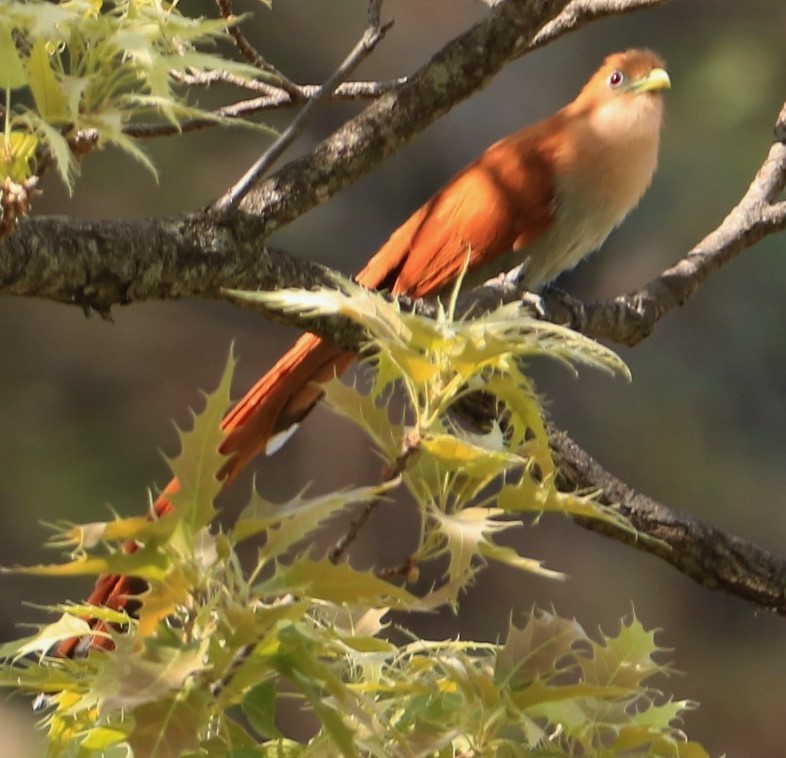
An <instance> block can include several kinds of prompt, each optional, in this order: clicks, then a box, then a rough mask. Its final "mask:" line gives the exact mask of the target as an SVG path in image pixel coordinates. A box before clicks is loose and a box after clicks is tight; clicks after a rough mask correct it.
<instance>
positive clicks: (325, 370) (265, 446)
mask: <svg viewBox="0 0 786 758" xmlns="http://www.w3.org/2000/svg"><path fill="white" fill-rule="evenodd" d="M354 360H355V355H354V354H353V353H351V352H346V351H343V350H341V349H339V348H336V347H334V346H332V345H330V344H329V343H327V342H325V341H324V340H322V339H320V338H319V337H316V336H314V335H313V334H304V335H303V336H302V337H301V338H300V339H299V340H298V341H297V342H296V343H295V344H294V345H293V347H292V348H291V349H290V350H289V351H288V352H287V353H286V354H285V355H284V356H283V357H282V358H281V359H280V360H279V361H278V363H276V365H275V366H273V368H272V369H270V371H268V373H267V374H265V375H264V376H263V377H262V378H261V379H260V380H259V381H258V382H257V383H256V384H255V385H254V386H253V387H252V388H251V390H250V391H249V392H248V393H247V394H246V395H245V396H244V397H243V399H242V400H240V401H239V402H238V404H237V405H236V406H234V408H232V410H231V411H230V412H229V413H228V414H227V415H226V416H225V418H224V420H223V422H222V424H221V426H222V428H223V429H224V431H225V432H226V433H227V437H226V439H225V441H224V444H223V447H222V452H223V453H225V454H226V455H227V456H229V457H228V458H227V462H226V465H225V466H224V468H223V469H222V471H221V473H220V476H221V480H222V482H223V484H224V486H226V485H227V484H229V483H230V482H231V481H232V480H233V479H234V478H235V477H236V476H238V474H240V472H241V471H242V470H243V469H244V468H245V466H246V465H247V464H248V462H249V461H250V460H252V459H253V458H254V457H256V456H257V455H258V454H260V453H262V452H267V453H271V454H272V453H273V452H275V450H277V449H278V447H280V445H281V444H283V442H284V441H286V439H287V438H288V436H289V435H290V434H291V433H292V431H294V429H296V428H297V425H298V424H299V423H300V421H301V420H302V419H303V418H304V417H305V416H306V415H307V414H308V412H309V411H310V410H311V409H312V408H313V407H314V405H315V404H316V403H317V402H318V401H319V399H320V398H321V396H322V391H321V390H320V388H319V384H321V383H323V382H326V381H328V380H329V379H330V378H332V377H333V376H334V375H336V374H341V373H343V372H344V371H345V370H346V369H347V368H348V367H349V366H350V365H351V364H352V362H353V361H354ZM179 486H180V484H179V482H178V481H177V479H173V480H172V481H171V482H169V484H168V485H167V486H166V488H165V489H164V490H163V491H162V492H161V494H160V495H159V496H158V498H157V499H156V501H155V503H154V509H155V513H156V515H157V516H163V515H165V514H166V513H169V512H170V511H171V510H172V503H171V502H170V500H169V496H171V495H172V494H173V493H175V492H176V491H177V489H178V487H179ZM126 549H127V550H129V552H131V551H133V550H135V547H134V545H133V544H129V545H127V546H126ZM143 586H144V585H143V584H141V583H140V582H139V581H137V580H135V579H134V578H133V577H129V576H115V575H107V576H102V577H99V579H98V581H97V582H96V585H95V587H94V588H93V591H92V593H91V594H90V596H89V597H88V599H87V602H88V603H91V604H93V605H100V606H105V607H108V608H113V609H115V610H120V609H122V608H125V607H126V606H127V605H128V603H129V598H131V597H133V595H134V594H137V593H138V592H139V591H140V590H141V589H142V588H143ZM102 642H103V640H101V639H100V638H95V639H94V640H93V641H92V643H91V644H94V645H96V644H97V645H99V646H102ZM78 644H79V640H77V639H72V640H67V641H66V642H65V643H63V644H62V645H61V646H60V648H59V653H60V654H61V655H64V656H70V655H72V654H73V653H74V651H75V650H76V647H77V645H78Z"/></svg>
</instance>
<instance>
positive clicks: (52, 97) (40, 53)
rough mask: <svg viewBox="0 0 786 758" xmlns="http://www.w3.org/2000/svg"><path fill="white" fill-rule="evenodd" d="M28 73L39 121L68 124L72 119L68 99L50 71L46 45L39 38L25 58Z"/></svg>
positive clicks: (72, 115)
mask: <svg viewBox="0 0 786 758" xmlns="http://www.w3.org/2000/svg"><path fill="white" fill-rule="evenodd" d="M26 63H27V70H28V71H29V72H30V91H31V92H32V93H33V99H34V100H35V104H36V108H37V109H38V114H39V115H40V116H41V119H42V120H43V121H45V122H46V123H47V124H52V125H57V124H68V123H71V122H72V121H73V119H74V114H72V113H71V109H70V108H69V102H68V97H67V95H66V94H65V92H64V91H63V89H62V87H61V85H60V82H59V81H58V78H57V76H55V72H54V71H53V70H52V66H51V62H50V55H49V53H48V51H47V43H46V42H45V41H44V40H43V39H41V38H39V39H37V40H36V41H35V43H34V44H33V47H32V49H31V51H30V55H29V56H28V58H27V61H26Z"/></svg>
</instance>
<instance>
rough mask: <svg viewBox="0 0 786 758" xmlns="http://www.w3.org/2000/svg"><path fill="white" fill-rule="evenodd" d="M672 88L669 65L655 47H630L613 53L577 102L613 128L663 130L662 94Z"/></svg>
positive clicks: (576, 103) (596, 118) (594, 117)
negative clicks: (652, 48) (639, 48)
mask: <svg viewBox="0 0 786 758" xmlns="http://www.w3.org/2000/svg"><path fill="white" fill-rule="evenodd" d="M669 87H671V80H670V79H669V75H668V73H666V68H665V64H664V62H663V59H662V58H660V56H658V55H656V54H655V53H653V52H652V51H651V50H626V51H624V52H621V53H614V54H612V55H609V56H608V57H607V58H606V60H605V61H604V62H603V65H602V66H601V67H600V68H599V69H598V70H597V71H596V72H595V74H594V75H593V77H592V78H591V79H590V80H589V81H588V82H587V84H586V85H585V87H584V89H583V90H582V91H581V93H580V94H579V96H578V97H577V98H576V100H575V101H574V105H575V106H576V107H577V108H578V109H579V110H581V111H584V112H587V111H589V112H590V113H591V114H592V118H593V120H594V121H596V124H595V125H596V126H600V125H601V124H604V125H606V127H611V128H612V129H613V131H617V130H623V131H633V132H635V131H637V130H638V129H649V128H653V127H654V128H656V129H660V120H661V115H662V111H663V100H662V97H661V94H662V92H663V90H664V89H668V88H669Z"/></svg>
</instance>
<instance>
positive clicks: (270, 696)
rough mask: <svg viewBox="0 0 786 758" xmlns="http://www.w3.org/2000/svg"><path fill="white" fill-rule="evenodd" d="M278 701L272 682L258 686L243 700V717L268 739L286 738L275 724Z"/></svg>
mask: <svg viewBox="0 0 786 758" xmlns="http://www.w3.org/2000/svg"><path fill="white" fill-rule="evenodd" d="M276 700H277V695H276V685H275V682H272V681H269V682H263V683H262V684H258V685H257V686H256V687H254V688H253V689H251V690H250V691H249V692H248V693H247V694H246V696H245V697H244V698H243V703H242V708H243V715H244V716H245V717H246V718H247V719H248V723H249V724H251V726H252V728H253V729H254V731H256V732H257V734H259V735H260V736H262V737H265V738H266V739H278V738H280V737H283V736H284V735H283V734H282V733H281V731H280V730H279V729H278V727H277V726H276V724H275V718H276Z"/></svg>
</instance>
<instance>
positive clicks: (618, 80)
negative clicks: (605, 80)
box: [609, 71, 625, 89]
mask: <svg viewBox="0 0 786 758" xmlns="http://www.w3.org/2000/svg"><path fill="white" fill-rule="evenodd" d="M624 81H625V74H623V73H622V71H615V72H614V73H613V74H612V75H611V76H610V77H609V85H610V86H611V87H613V88H615V89H616V88H617V87H619V86H620V84H622V83H623V82H624Z"/></svg>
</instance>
